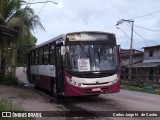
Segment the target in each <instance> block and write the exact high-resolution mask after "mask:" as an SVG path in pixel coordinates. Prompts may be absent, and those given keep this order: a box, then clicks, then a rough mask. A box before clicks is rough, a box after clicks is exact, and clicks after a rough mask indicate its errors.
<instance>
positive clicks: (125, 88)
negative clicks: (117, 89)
mask: <svg viewBox="0 0 160 120" xmlns="http://www.w3.org/2000/svg"><path fill="white" fill-rule="evenodd" d="M147 87H150V86H143V87H137V86H132V85H121V89H124V90H130V91H138V92H145V93H151V94H158V95H160V89H159V88H155V89H154V90H147V89H146V88H147Z"/></svg>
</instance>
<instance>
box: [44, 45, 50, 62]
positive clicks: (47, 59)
mask: <svg viewBox="0 0 160 120" xmlns="http://www.w3.org/2000/svg"><path fill="white" fill-rule="evenodd" d="M43 57H44V61H43V62H44V64H48V62H49V46H48V45H47V46H45V47H44V56H43Z"/></svg>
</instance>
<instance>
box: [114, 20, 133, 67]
mask: <svg viewBox="0 0 160 120" xmlns="http://www.w3.org/2000/svg"><path fill="white" fill-rule="evenodd" d="M123 22H129V23H131V39H130V40H131V43H130V57H129V65H132V63H133V57H132V55H133V53H132V51H133V50H132V49H133V26H134V21H133V20H124V19H121V20H119V21H117V24H116V25H119V24H122V23H123Z"/></svg>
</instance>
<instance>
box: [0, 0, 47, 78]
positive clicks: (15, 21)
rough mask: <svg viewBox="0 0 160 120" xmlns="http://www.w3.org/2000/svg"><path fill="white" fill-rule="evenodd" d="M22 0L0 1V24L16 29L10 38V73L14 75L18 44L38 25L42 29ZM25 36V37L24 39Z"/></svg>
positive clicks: (32, 12) (37, 18)
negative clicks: (15, 32) (15, 33)
mask: <svg viewBox="0 0 160 120" xmlns="http://www.w3.org/2000/svg"><path fill="white" fill-rule="evenodd" d="M24 4H26V2H25V1H23V0H1V1H0V24H3V25H6V26H8V27H10V28H13V29H14V30H16V31H17V35H16V37H14V38H12V40H10V45H11V52H12V53H11V55H12V56H11V74H12V75H13V77H15V70H16V58H17V48H18V44H20V43H21V42H23V41H24V40H25V39H27V38H28V39H29V38H30V37H31V35H30V34H31V31H32V30H34V29H35V28H37V27H39V28H41V29H43V30H44V27H43V26H42V24H41V23H40V20H39V17H38V16H37V15H35V13H34V11H33V9H32V8H30V7H29V6H27V5H26V7H24V8H22V7H23V6H24ZM24 38H25V39H24Z"/></svg>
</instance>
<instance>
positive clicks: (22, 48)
mask: <svg viewBox="0 0 160 120" xmlns="http://www.w3.org/2000/svg"><path fill="white" fill-rule="evenodd" d="M36 42H37V39H36V38H35V37H34V36H32V35H31V38H30V39H28V40H25V41H24V42H23V43H20V44H19V45H18V50H17V65H18V66H25V65H26V63H27V59H26V57H27V51H28V50H29V49H31V48H32V47H34V46H35V45H36Z"/></svg>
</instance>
